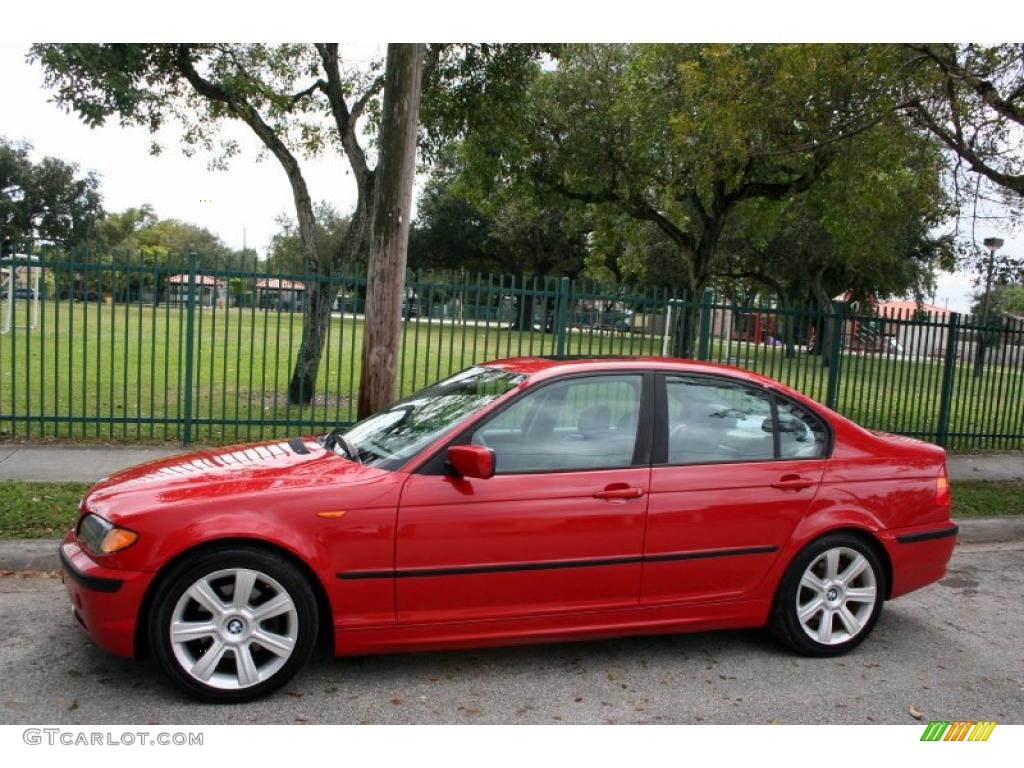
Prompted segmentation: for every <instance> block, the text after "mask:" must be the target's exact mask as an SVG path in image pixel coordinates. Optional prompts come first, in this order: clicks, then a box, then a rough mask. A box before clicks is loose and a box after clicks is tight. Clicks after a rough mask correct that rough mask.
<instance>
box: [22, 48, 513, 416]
mask: <svg viewBox="0 0 1024 768" xmlns="http://www.w3.org/2000/svg"><path fill="white" fill-rule="evenodd" d="M531 50H532V49H531ZM510 51H511V52H512V53H509V52H510ZM470 54H472V55H470ZM30 58H33V59H36V60H38V61H40V62H41V63H42V65H43V68H44V71H45V73H46V83H47V85H48V86H49V87H50V88H52V89H53V90H54V91H55V93H56V98H57V101H58V103H60V104H62V105H64V106H65V107H68V108H71V109H74V110H75V111H76V112H78V113H79V115H81V116H82V118H83V119H84V120H85V121H86V122H87V123H88V124H90V125H97V124H100V123H102V122H103V121H104V120H105V119H107V118H108V117H110V116H113V115H117V116H118V117H119V118H120V119H121V121H122V123H126V124H141V125H144V126H146V127H148V128H150V129H151V130H153V131H155V130H157V129H158V128H159V127H160V126H161V125H162V124H163V123H164V122H166V121H167V120H168V119H169V118H174V119H177V120H179V121H180V122H181V123H182V124H183V125H184V131H183V140H184V142H185V146H186V148H187V149H188V150H189V151H192V150H194V149H196V148H204V149H208V150H215V149H216V150H218V154H217V155H216V156H215V157H214V159H213V165H215V166H218V167H223V166H224V165H225V164H226V162H227V161H228V160H229V159H230V158H231V157H232V156H233V155H235V154H237V153H238V151H239V148H238V146H237V145H236V144H234V143H232V142H221V143H220V145H219V146H218V145H217V143H216V142H215V138H216V131H217V129H218V127H219V126H220V124H221V123H222V122H223V121H224V120H237V121H240V122H241V123H243V124H245V125H246V126H248V127H249V129H250V130H251V131H252V132H253V134H254V135H255V136H256V137H257V138H258V139H259V141H260V142H261V143H262V145H263V148H264V151H265V152H266V153H267V154H269V155H270V156H272V157H273V158H274V159H275V160H276V161H277V162H278V164H279V165H280V166H281V168H282V170H283V171H284V173H285V176H286V178H287V180H288V183H289V186H290V188H291V191H292V198H293V201H294V204H295V213H296V224H297V231H298V234H299V238H300V242H301V244H302V256H303V260H304V265H303V267H304V268H303V272H304V273H306V274H310V275H314V276H316V278H317V279H316V289H315V290H312V291H308V292H307V302H306V305H305V310H304V316H303V324H302V339H301V342H300V344H299V348H298V351H297V353H296V359H295V364H294V368H293V371H292V375H291V378H290V380H289V385H288V397H289V401H290V402H294V403H305V402H309V401H310V400H311V399H312V396H313V389H314V386H315V382H316V376H317V371H318V370H319V365H320V357H321V353H322V351H323V343H324V340H325V338H326V329H327V321H328V318H329V315H330V307H331V305H332V304H333V301H334V297H335V295H336V293H337V289H338V285H337V283H336V282H335V281H334V280H332V279H331V276H332V275H338V274H340V273H341V267H342V265H343V264H344V263H345V262H346V260H355V261H358V260H359V259H360V258H362V257H363V256H364V255H365V254H367V253H368V251H367V248H368V244H369V236H370V232H371V224H372V221H373V218H374V208H373V206H374V201H375V200H376V199H377V198H376V196H375V194H374V188H375V182H376V178H377V177H376V170H377V167H379V165H380V163H381V162H384V161H385V153H386V150H385V145H384V143H383V142H378V147H377V150H378V151H377V166H374V165H373V164H372V156H371V155H370V153H368V151H367V147H366V143H365V142H366V132H367V131H366V130H364V129H368V132H369V134H370V137H371V138H372V137H373V134H374V129H375V127H376V122H377V116H378V115H379V112H380V104H379V100H380V94H381V90H382V88H383V87H384V83H385V79H386V73H385V72H382V71H381V70H382V66H383V64H382V62H380V61H376V60H375V61H372V62H371V63H370V64H369V66H368V67H366V68H364V69H362V70H356V69H352V68H349V67H346V66H343V62H342V59H341V55H340V52H339V47H338V45H337V44H336V43H315V44H313V45H279V46H268V45H232V44H225V43H212V44H196V43H181V44H173V45H165V44H159V45H151V44H144V45H134V44H133V45H113V44H112V45H82V44H60V45H57V44H39V45H35V46H33V48H32V51H31V54H30ZM521 59H522V55H521V53H520V51H519V49H518V48H517V47H515V46H484V45H480V46H472V45H463V46H454V45H444V44H431V45H430V46H429V48H428V49H427V52H426V55H425V63H424V66H423V67H422V79H423V81H424V82H425V83H428V84H429V83H435V85H434V86H433V87H432V88H430V92H431V93H435V92H437V93H439V94H441V95H444V96H445V98H443V99H440V100H439V102H438V103H439V108H438V110H437V118H436V119H435V120H434V122H433V123H432V124H433V125H434V129H433V130H432V132H431V131H427V133H432V135H435V136H436V135H441V134H445V133H446V132H447V131H451V130H456V127H457V126H458V125H459V122H458V120H456V119H455V115H456V114H457V113H458V112H459V110H460V109H463V107H464V105H465V104H466V103H467V102H469V101H472V98H473V94H474V93H476V92H478V91H479V89H480V88H481V87H482V84H483V83H486V82H488V73H490V72H493V73H496V74H499V75H500V76H503V77H508V78H509V80H510V81H512V80H515V79H516V78H515V72H516V66H515V63H516V62H518V61H520V60H521ZM435 71H436V72H444V73H445V75H446V76H447V77H450V78H453V81H452V83H451V87H450V88H448V89H447V90H445V87H444V86H441V85H437V84H436V81H437V80H438V78H435V77H434V76H433V74H434V73H435ZM368 117H369V118H370V119H368V120H367V119H366V118H368ZM328 150H338V151H341V152H342V153H343V154H344V156H345V157H346V159H347V161H348V164H349V168H350V170H351V177H352V180H353V181H354V183H355V185H356V191H357V200H356V206H355V210H354V211H353V212H352V214H351V221H350V224H349V227H348V229H347V230H346V232H345V235H344V238H343V240H342V242H341V244H340V245H339V246H338V250H337V251H335V252H332V253H327V254H324V253H320V251H319V250H318V247H317V242H316V217H315V214H314V211H313V205H312V201H311V198H310V195H309V190H308V187H307V185H306V181H305V178H304V176H303V172H302V166H301V163H300V158H301V157H303V156H309V155H315V154H317V153H320V152H323V151H328ZM367 260H368V268H369V269H370V270H372V269H373V268H374V267H373V258H372V257H370V258H368V259H367ZM402 280H404V276H400V277H398V278H397V279H396V281H395V282H394V283H392V284H391V286H390V289H391V290H396V289H399V288H400V286H401V282H402ZM398 295H399V296H400V295H401V290H398ZM386 320H387V318H386V317H384V316H381V317H377V316H373V317H369V318H368V319H367V323H366V326H365V331H364V332H365V334H368V335H375V336H379V333H378V331H379V329H375V326H376V324H377V323H379V322H386ZM365 344H366V339H365V338H364V346H365Z"/></svg>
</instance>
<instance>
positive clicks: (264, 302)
mask: <svg viewBox="0 0 1024 768" xmlns="http://www.w3.org/2000/svg"><path fill="white" fill-rule="evenodd" d="M305 303H306V286H305V285H303V284H302V283H300V282H297V281H294V280H281V279H279V278H276V277H268V278H261V279H259V280H257V281H256V305H257V306H258V307H260V309H276V310H284V311H286V312H297V311H299V310H300V309H302V308H303V307H304V306H305Z"/></svg>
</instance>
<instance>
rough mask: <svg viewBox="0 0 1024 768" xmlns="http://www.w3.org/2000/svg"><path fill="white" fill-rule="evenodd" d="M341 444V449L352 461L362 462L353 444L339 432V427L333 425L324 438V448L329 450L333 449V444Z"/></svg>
mask: <svg viewBox="0 0 1024 768" xmlns="http://www.w3.org/2000/svg"><path fill="white" fill-rule="evenodd" d="M336 445H337V446H341V450H343V451H344V452H345V455H346V456H348V457H349V458H350V459H352V461H354V462H356V463H358V464H362V463H363V462H362V460H361V459H360V458H359V451H357V450H356V449H355V448H354V447H353V445H352V444H351V443H350V442H349V441H348V440H346V439H345V436H344V435H343V434H342V432H341V427H335V428H334V429H332V430H331V431H330V432H329V433H328V434H327V437H325V438H324V448H326V449H327V450H329V451H331V450H334V446H336Z"/></svg>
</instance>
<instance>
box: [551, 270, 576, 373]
mask: <svg viewBox="0 0 1024 768" xmlns="http://www.w3.org/2000/svg"><path fill="white" fill-rule="evenodd" d="M556 290H557V291H558V293H557V294H556V296H555V354H556V355H558V356H559V357H562V356H563V355H565V345H566V325H567V316H568V310H569V297H570V294H571V293H572V281H571V280H570V279H569V278H568V277H563V278H562V279H561V280H559V281H558V288H557V289H556Z"/></svg>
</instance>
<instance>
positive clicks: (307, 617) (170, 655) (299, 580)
mask: <svg viewBox="0 0 1024 768" xmlns="http://www.w3.org/2000/svg"><path fill="white" fill-rule="evenodd" d="M231 568H246V569H251V570H254V571H259V572H261V573H264V574H266V575H267V576H270V577H271V578H273V579H274V580H276V581H277V582H278V583H279V584H280V585H281V586H282V587H283V588H284V590H285V591H286V592H287V593H288V595H289V596H290V597H291V599H292V601H293V602H294V604H295V610H296V613H297V616H298V637H297V639H296V643H295V648H294V650H293V651H292V655H291V657H290V658H288V660H287V661H286V662H285V663H284V665H282V667H281V668H280V669H279V670H278V671H277V672H276V673H275V674H274V675H272V676H271V677H270V678H268V679H267V680H264V681H262V682H260V683H257V684H256V685H253V686H251V687H248V688H242V689H232V690H228V689H221V688H215V687H213V686H208V685H204V684H203V683H202V682H201V681H199V680H196V679H195V678H194V677H192V675H190V674H189V673H188V672H187V671H186V670H185V669H183V668H182V667H181V664H180V663H179V661H178V659H177V657H176V656H175V653H174V648H173V646H172V643H171V638H170V632H169V629H170V625H171V622H172V619H173V614H174V609H175V605H176V604H177V602H178V600H179V599H180V598H181V596H182V595H183V594H184V592H185V591H186V590H187V589H188V588H189V587H190V586H192V584H194V583H195V582H196V581H197V580H199V579H201V578H203V577H204V576H207V575H209V574H211V573H214V572H216V571H221V570H225V569H231ZM318 629H319V627H318V611H317V605H316V598H315V597H314V595H313V591H312V589H311V588H310V584H309V582H308V580H307V579H306V577H305V576H304V575H303V574H302V573H301V572H300V571H299V570H298V569H297V568H296V567H295V566H294V565H293V564H292V563H290V562H289V561H288V560H286V559H285V558H283V557H281V556H280V555H278V554H275V553H273V552H268V551H264V550H260V549H256V548H249V547H225V548H218V549H213V550H208V551H206V552H203V553H201V554H198V555H197V556H195V557H193V558H189V559H188V560H186V561H184V562H182V563H181V564H179V565H178V566H176V567H175V568H174V569H173V570H172V571H170V572H168V573H167V574H166V576H165V577H163V578H162V580H161V583H160V586H159V587H158V589H157V591H156V593H155V594H154V598H153V608H152V610H151V611H150V618H149V626H148V636H149V646H150V648H151V649H152V651H153V655H154V657H155V658H156V660H157V663H158V664H159V665H160V667H161V669H162V670H163V672H164V673H165V674H166V675H167V676H168V677H169V678H170V679H171V681H172V682H173V683H174V684H175V685H177V686H178V687H179V688H181V689H183V690H185V691H186V692H187V693H189V694H190V695H192V696H194V697H196V698H199V699H203V700H205V701H209V702H214V703H226V702H240V701H248V700H251V699H256V698H259V697H261V696H265V695H266V694H268V693H270V692H272V691H275V690H277V689H278V688H280V687H281V686H283V685H284V684H285V683H287V682H288V681H289V680H290V679H291V678H292V677H294V675H295V673H296V672H298V670H299V668H300V667H301V666H302V665H303V664H304V663H305V662H306V660H307V659H308V658H309V655H310V653H311V652H312V650H313V647H314V645H315V643H316V638H317V633H318Z"/></svg>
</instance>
